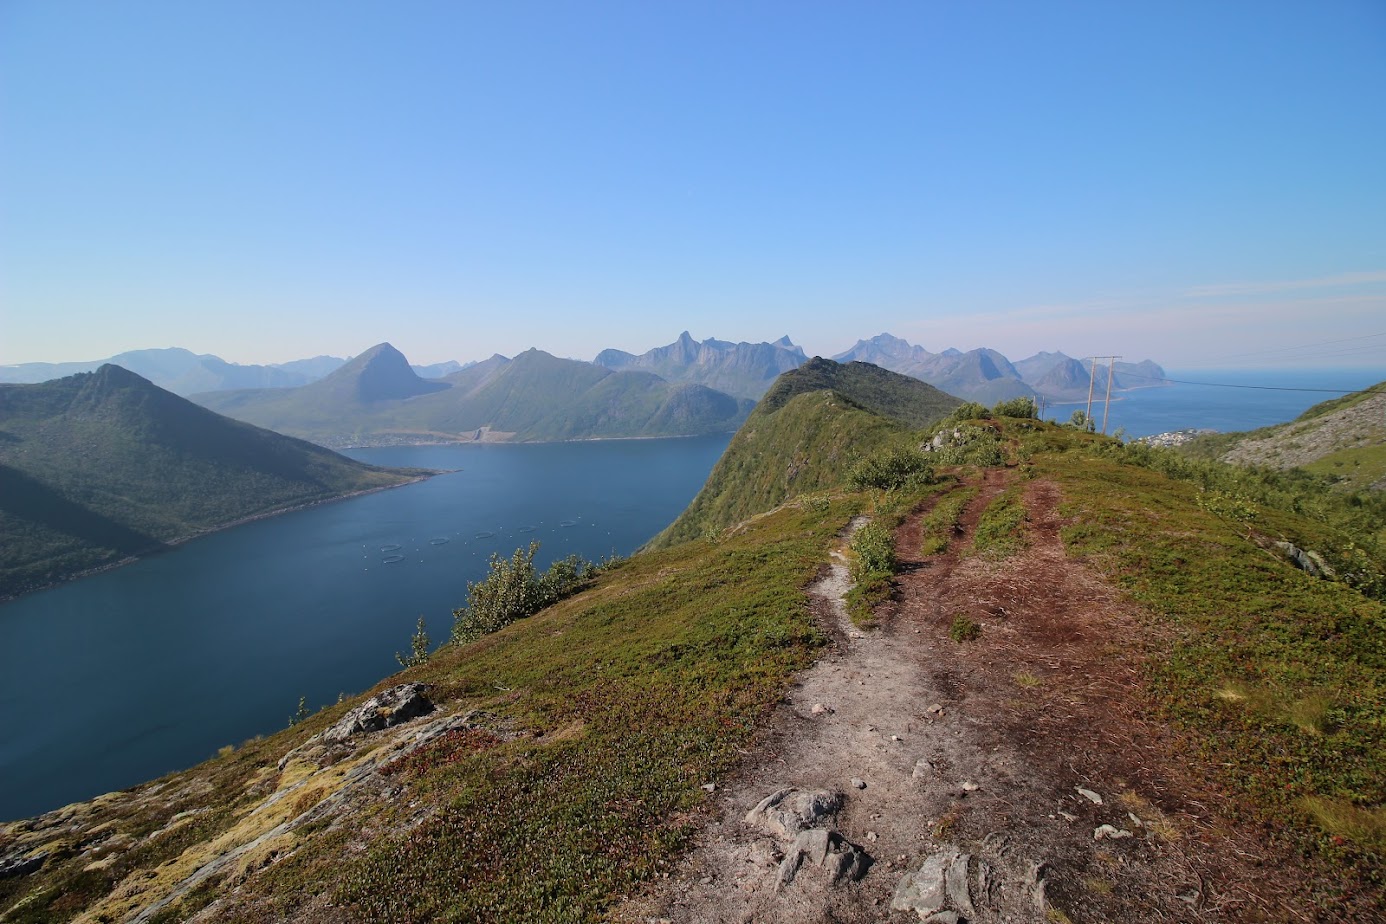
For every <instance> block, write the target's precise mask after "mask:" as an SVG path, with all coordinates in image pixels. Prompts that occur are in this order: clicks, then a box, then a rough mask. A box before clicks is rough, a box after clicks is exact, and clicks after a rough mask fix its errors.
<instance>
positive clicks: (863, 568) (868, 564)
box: [850, 523, 899, 583]
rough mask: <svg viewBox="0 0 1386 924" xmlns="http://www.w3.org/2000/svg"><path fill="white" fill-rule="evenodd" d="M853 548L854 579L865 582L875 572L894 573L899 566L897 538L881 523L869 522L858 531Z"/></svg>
mask: <svg viewBox="0 0 1386 924" xmlns="http://www.w3.org/2000/svg"><path fill="white" fill-rule="evenodd" d="M850 546H851V549H852V555H853V558H852V567H851V572H852V580H853V581H856V582H858V583H862V582H864V581H865V580H866V579H867V578H868V577H869V576H870V575H873V574H886V575H890V574H894V573H895V571H896V569H897V568H898V567H899V561H898V559H896V557H895V538H894V537H893V536H892V535H891V534H890V530H889V529H887V528H886V527H884V526H882V525H881V524H880V523H868V524H867V525H866V526H863V527H862V528H861V529H859V530H857V531H856V534H855V535H853V536H852V541H851V543H850Z"/></svg>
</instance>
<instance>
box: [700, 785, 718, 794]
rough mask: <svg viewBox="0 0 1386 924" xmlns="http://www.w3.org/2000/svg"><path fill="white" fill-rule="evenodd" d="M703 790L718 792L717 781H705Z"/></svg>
mask: <svg viewBox="0 0 1386 924" xmlns="http://www.w3.org/2000/svg"><path fill="white" fill-rule="evenodd" d="M703 791H704V792H716V791H717V784H716V783H704V784H703Z"/></svg>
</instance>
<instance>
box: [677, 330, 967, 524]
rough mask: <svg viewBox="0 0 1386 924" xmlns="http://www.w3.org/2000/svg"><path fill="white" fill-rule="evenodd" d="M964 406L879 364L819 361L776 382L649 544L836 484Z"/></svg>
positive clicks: (729, 521) (730, 521)
mask: <svg viewBox="0 0 1386 924" xmlns="http://www.w3.org/2000/svg"><path fill="white" fill-rule="evenodd" d="M959 404H961V402H960V401H959V400H958V399H957V398H954V397H953V396H951V395H946V394H944V393H943V392H941V391H939V390H938V389H936V388H934V387H933V386H932V385H926V384H925V383H923V382H921V381H919V380H918V379H913V378H910V377H908V376H904V375H899V374H898V373H894V372H888V371H886V370H885V369H881V368H880V367H878V366H872V365H869V364H867V363H858V362H853V363H845V364H844V363H836V362H833V361H832V360H830V359H822V358H819V357H814V358H813V359H811V360H809V361H808V362H807V363H805V364H804V365H802V366H800V367H799V368H798V369H795V370H793V371H790V372H786V373H784V374H783V375H781V376H780V377H779V379H778V380H776V382H775V384H774V386H773V387H772V388H771V389H770V391H768V392H766V394H765V397H764V398H762V399H761V400H760V403H759V404H758V405H756V409H755V411H754V412H752V414H751V416H750V417H749V418H748V419H747V420H746V423H745V425H744V426H742V428H741V429H740V430H739V431H737V433H736V435H735V436H734V437H732V441H731V444H730V445H729V446H728V447H727V451H726V452H725V453H724V454H723V456H722V458H721V459H719V460H718V462H717V465H716V466H715V467H714V468H713V470H712V474H711V475H709V476H708V480H707V484H706V485H705V486H704V487H703V489H702V490H701V491H700V492H699V493H698V496H697V497H695V498H694V499H693V503H692V504H690V505H689V507H688V509H687V510H686V511H684V513H683V514H682V515H681V516H680V517H679V518H678V519H677V520H676V521H674V523H673V524H672V525H671V526H670V527H669V528H668V529H666V530H665V531H664V532H663V533H661V534H660V535H659V536H657V537H656V538H655V539H654V540H652V543H651V544H652V545H654V546H665V545H670V544H673V543H676V542H681V541H685V540H688V539H695V538H698V537H700V536H706V535H710V534H712V533H714V532H716V531H718V530H720V529H722V528H724V527H727V526H730V525H732V524H733V523H738V522H740V521H741V520H744V519H746V518H747V517H749V516H751V515H752V514H755V513H759V512H761V511H764V510H769V509H771V508H773V507H774V506H776V505H777V504H779V503H781V502H783V501H784V500H786V499H787V498H789V497H792V496H794V495H796V494H805V493H809V492H813V491H821V490H825V489H828V488H831V487H835V486H836V485H838V484H839V483H841V481H842V479H843V477H844V476H845V474H846V472H847V470H848V469H849V468H851V466H852V464H853V463H854V462H856V461H858V460H859V459H862V458H864V457H866V456H868V455H870V454H871V453H872V452H874V451H876V450H878V449H881V448H883V447H885V446H888V445H894V444H897V443H900V442H902V441H905V440H907V439H908V436H909V434H910V432H911V429H912V428H919V427H922V426H925V425H926V424H930V423H934V422H937V421H938V420H940V419H941V418H943V417H944V416H945V415H946V414H948V412H949V411H951V410H952V409H953V408H955V407H957V406H958V405H959Z"/></svg>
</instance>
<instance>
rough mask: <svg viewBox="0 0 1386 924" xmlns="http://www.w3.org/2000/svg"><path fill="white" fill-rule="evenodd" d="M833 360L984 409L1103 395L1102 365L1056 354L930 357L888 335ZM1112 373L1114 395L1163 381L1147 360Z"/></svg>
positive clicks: (982, 351)
mask: <svg viewBox="0 0 1386 924" xmlns="http://www.w3.org/2000/svg"><path fill="white" fill-rule="evenodd" d="M833 359H836V360H838V361H839V362H848V361H853V360H855V361H858V362H867V363H872V364H874V365H877V366H880V367H881V368H883V369H890V370H891V371H893V372H899V373H902V374H904V375H909V376H913V377H915V378H917V379H921V380H922V381H925V382H928V383H929V384H930V385H933V386H935V387H936V388H941V389H943V390H944V391H946V392H948V393H949V394H953V395H957V396H958V397H960V398H966V399H968V400H970V401H979V402H981V403H983V404H992V403H995V402H997V401H1005V400H1008V399H1010V398H1020V397H1032V398H1033V397H1043V398H1047V399H1049V400H1051V401H1077V400H1081V399H1082V398H1084V397H1085V396H1086V395H1087V394H1088V386H1089V382H1095V393H1096V394H1103V393H1105V390H1106V382H1107V364H1105V363H1097V364H1096V366H1095V367H1094V366H1091V365H1089V366H1085V365H1083V363H1081V362H1079V361H1078V360H1076V359H1073V358H1072V357H1070V356H1066V355H1065V354H1063V353H1059V352H1054V353H1046V352H1041V353H1036V354H1035V355H1034V356H1031V357H1029V358H1027V359H1022V360H1020V361H1018V362H1015V363H1012V362H1011V361H1010V360H1008V359H1007V358H1006V357H1005V356H1003V355H1001V354H1000V353H998V352H997V351H995V350H990V349H985V348H982V349H976V350H968V351H967V352H966V353H964V352H961V351H959V350H955V349H947V350H944V351H943V352H941V353H930V352H929V351H928V350H926V349H924V348H923V347H921V346H914V345H912V344H910V343H908V342H907V341H905V340H901V339H900V338H899V337H894V336H892V335H890V334H878V335H877V336H875V337H872V338H871V339H870V340H858V341H857V342H856V344H855V345H854V346H853V347H852V348H851V349H850V350H847V351H845V352H842V353H839V354H837V355H836V356H834V357H833ZM1094 369H1095V370H1096V377H1095V379H1094V378H1093V375H1092V373H1093V370H1094ZM1112 373H1113V379H1112V387H1113V388H1114V389H1117V390H1123V389H1128V388H1141V387H1145V386H1151V385H1159V384H1162V383H1163V382H1164V381H1165V371H1164V370H1163V369H1162V368H1160V366H1158V365H1157V364H1155V363H1154V362H1151V361H1150V360H1143V361H1142V362H1139V363H1124V362H1118V363H1115V364H1114V366H1113V367H1112Z"/></svg>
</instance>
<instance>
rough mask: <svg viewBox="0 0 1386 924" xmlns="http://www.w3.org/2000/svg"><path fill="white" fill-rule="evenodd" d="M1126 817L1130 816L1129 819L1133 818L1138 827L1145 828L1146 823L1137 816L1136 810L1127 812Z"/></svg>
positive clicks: (1132, 820)
mask: <svg viewBox="0 0 1386 924" xmlns="http://www.w3.org/2000/svg"><path fill="white" fill-rule="evenodd" d="M1126 817H1127V818H1129V819H1131V824H1133V825H1135V826H1136V827H1138V828H1144V827H1145V825H1144V824H1142V823H1141V820H1140V819H1139V818H1137V817H1136V813H1135V812H1127V813H1126Z"/></svg>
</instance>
